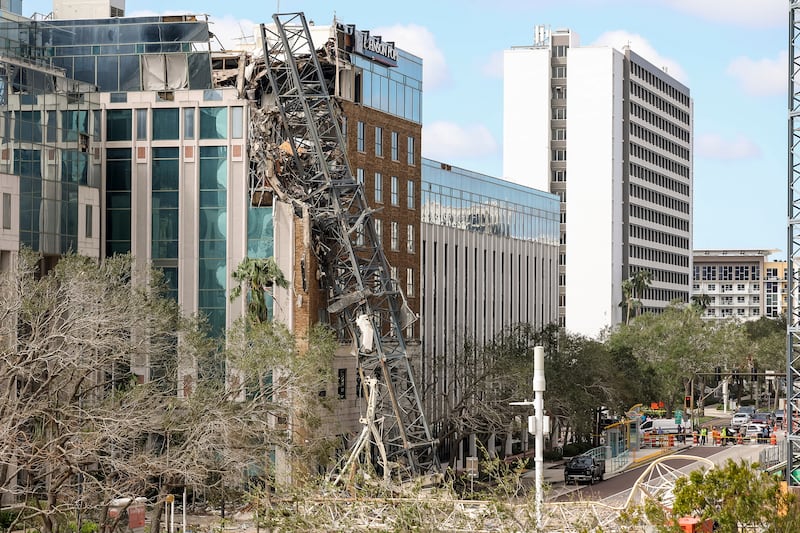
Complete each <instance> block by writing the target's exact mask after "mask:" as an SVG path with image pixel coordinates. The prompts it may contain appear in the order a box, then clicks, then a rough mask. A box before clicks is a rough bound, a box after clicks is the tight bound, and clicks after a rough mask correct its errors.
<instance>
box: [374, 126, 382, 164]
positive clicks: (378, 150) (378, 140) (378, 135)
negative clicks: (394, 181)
mask: <svg viewBox="0 0 800 533" xmlns="http://www.w3.org/2000/svg"><path fill="white" fill-rule="evenodd" d="M375 155H376V156H377V157H383V128H381V127H380V126H375Z"/></svg>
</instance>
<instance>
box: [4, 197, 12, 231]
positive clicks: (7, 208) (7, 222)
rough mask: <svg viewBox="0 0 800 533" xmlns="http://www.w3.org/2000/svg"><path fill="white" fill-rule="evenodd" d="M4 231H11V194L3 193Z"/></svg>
mask: <svg viewBox="0 0 800 533" xmlns="http://www.w3.org/2000/svg"><path fill="white" fill-rule="evenodd" d="M3 229H11V193H7V192H4V193H3Z"/></svg>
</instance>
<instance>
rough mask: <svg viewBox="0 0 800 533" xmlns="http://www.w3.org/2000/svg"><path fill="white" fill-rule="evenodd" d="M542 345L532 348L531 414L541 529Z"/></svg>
mask: <svg viewBox="0 0 800 533" xmlns="http://www.w3.org/2000/svg"><path fill="white" fill-rule="evenodd" d="M545 389H546V385H545V380H544V347H542V346H536V347H534V348H533V416H534V418H535V420H536V441H535V442H536V450H535V451H534V453H535V455H534V463H535V464H536V527H537V528H538V529H539V530H541V529H542V505H543V503H544V496H543V494H542V485H543V483H544V391H545Z"/></svg>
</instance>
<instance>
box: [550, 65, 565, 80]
mask: <svg viewBox="0 0 800 533" xmlns="http://www.w3.org/2000/svg"><path fill="white" fill-rule="evenodd" d="M553 77H554V78H566V77H567V66H566V65H556V66H554V67H553Z"/></svg>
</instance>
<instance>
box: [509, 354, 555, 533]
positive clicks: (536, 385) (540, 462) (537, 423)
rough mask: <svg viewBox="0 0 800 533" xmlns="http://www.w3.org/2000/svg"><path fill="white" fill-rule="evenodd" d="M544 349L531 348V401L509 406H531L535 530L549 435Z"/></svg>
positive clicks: (538, 525)
mask: <svg viewBox="0 0 800 533" xmlns="http://www.w3.org/2000/svg"><path fill="white" fill-rule="evenodd" d="M546 388H547V386H546V384H545V380H544V347H543V346H534V348H533V401H532V402H529V401H527V400H525V401H524V402H511V403H510V404H509V405H532V406H533V416H529V417H528V433H533V435H534V437H535V440H534V442H535V446H536V447H535V449H534V451H533V453H534V455H533V463H534V468H535V469H534V482H533V483H534V497H535V500H536V530H537V531H541V530H542V507H543V505H544V434H545V433H549V423H548V422H549V420H548V419H547V417H546V416H544V391H545V389H546Z"/></svg>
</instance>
